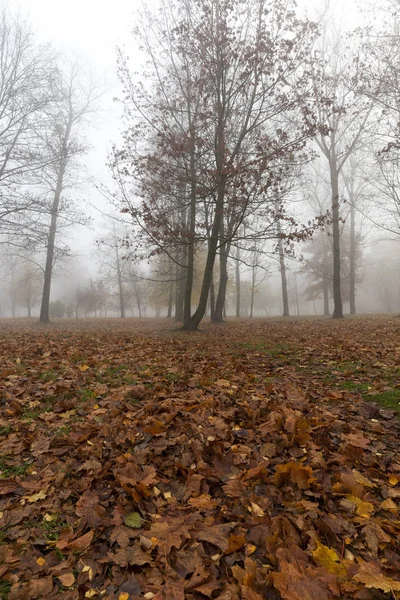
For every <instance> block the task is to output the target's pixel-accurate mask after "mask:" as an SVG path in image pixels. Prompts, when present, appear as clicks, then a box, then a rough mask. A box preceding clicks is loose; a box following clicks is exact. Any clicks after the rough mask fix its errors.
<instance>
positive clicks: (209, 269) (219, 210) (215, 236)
mask: <svg viewBox="0 0 400 600" xmlns="http://www.w3.org/2000/svg"><path fill="white" fill-rule="evenodd" d="M225 188H226V176H225V175H224V176H221V179H220V181H219V184H218V190H217V202H216V206H215V214H214V222H213V225H212V229H211V236H210V241H209V244H208V252H207V259H206V265H205V269H204V275H203V282H202V286H201V291H200V298H199V304H198V306H197V310H196V311H195V313H194V314H193V315H192V316H191V318H190V320H189V321H188V322H187V323H184V326H183V328H184V329H186V330H189V331H196V330H197V328H198V326H199V324H200V322H201V320H202V319H203V317H204V315H205V312H206V308H207V300H208V294H209V292H210V285H211V280H212V276H213V271H214V263H215V257H216V254H217V248H218V241H219V237H220V231H221V225H222V215H223V207H224V199H225Z"/></svg>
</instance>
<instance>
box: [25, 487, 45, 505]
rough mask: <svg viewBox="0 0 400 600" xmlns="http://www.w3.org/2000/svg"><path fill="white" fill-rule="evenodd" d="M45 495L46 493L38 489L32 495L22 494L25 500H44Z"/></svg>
mask: <svg viewBox="0 0 400 600" xmlns="http://www.w3.org/2000/svg"><path fill="white" fill-rule="evenodd" d="M46 495H47V494H46V492H45V491H44V490H40V492H38V493H37V494H33V495H32V496H24V500H26V501H27V502H37V501H38V500H44V499H45V498H46Z"/></svg>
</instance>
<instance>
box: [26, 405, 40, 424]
mask: <svg viewBox="0 0 400 600" xmlns="http://www.w3.org/2000/svg"><path fill="white" fill-rule="evenodd" d="M41 412H42V410H40V408H35V409H33V410H30V409H26V410H24V414H23V416H22V419H23V420H24V421H28V423H32V421H33V420H34V419H37V418H38V416H39V415H40V413H41Z"/></svg>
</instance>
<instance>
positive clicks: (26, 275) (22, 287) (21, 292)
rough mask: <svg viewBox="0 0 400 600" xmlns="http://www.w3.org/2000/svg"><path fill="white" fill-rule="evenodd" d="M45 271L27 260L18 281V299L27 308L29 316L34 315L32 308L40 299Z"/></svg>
mask: <svg viewBox="0 0 400 600" xmlns="http://www.w3.org/2000/svg"><path fill="white" fill-rule="evenodd" d="M42 278H43V271H42V270H41V269H40V267H39V266H38V265H37V264H36V263H34V262H32V261H25V264H24V266H23V267H22V270H21V272H20V274H19V276H18V278H17V281H16V299H17V302H18V303H19V304H22V306H24V307H25V308H26V312H27V316H28V317H29V318H31V317H32V309H33V308H34V307H35V306H36V305H37V303H38V302H39V300H40V291H41V285H42Z"/></svg>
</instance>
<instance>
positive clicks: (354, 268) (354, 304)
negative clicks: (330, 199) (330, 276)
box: [350, 198, 357, 315]
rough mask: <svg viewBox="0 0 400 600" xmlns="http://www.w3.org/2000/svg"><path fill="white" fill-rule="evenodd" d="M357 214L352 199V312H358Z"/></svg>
mask: <svg viewBox="0 0 400 600" xmlns="http://www.w3.org/2000/svg"><path fill="white" fill-rule="evenodd" d="M356 251H357V248H356V215H355V207H354V202H353V199H352V198H351V199H350V314H351V315H355V314H356Z"/></svg>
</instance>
